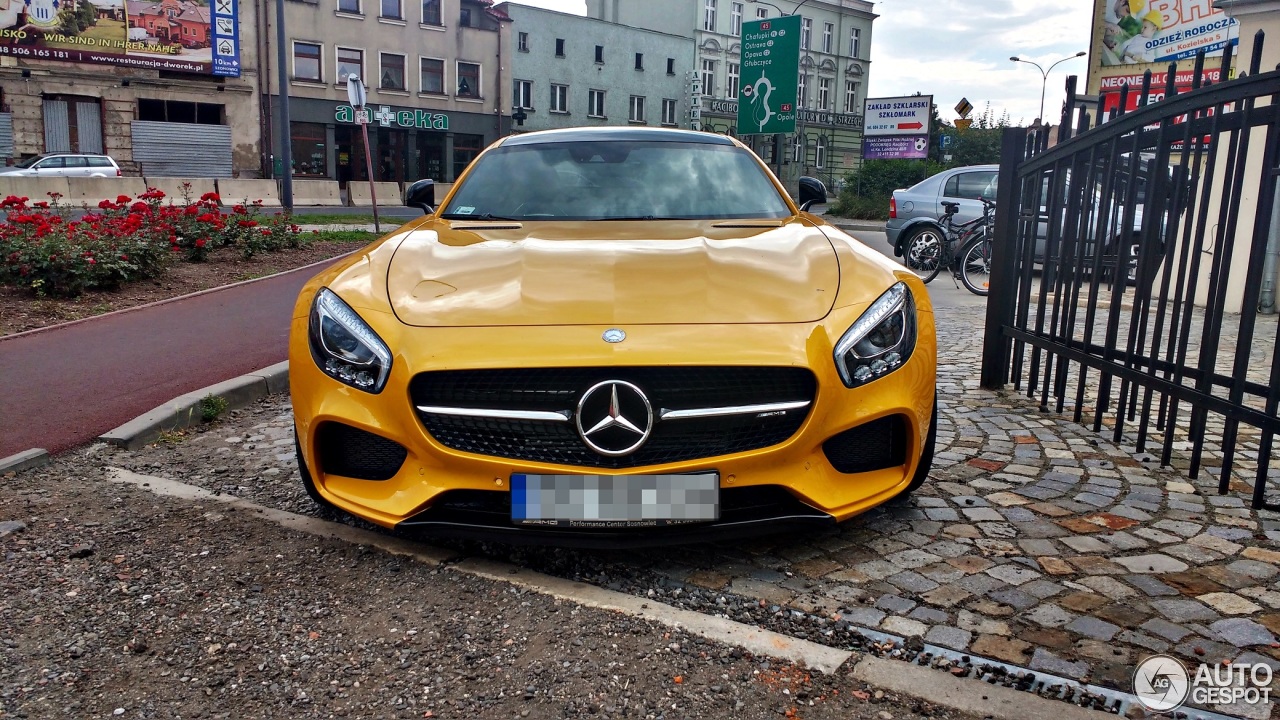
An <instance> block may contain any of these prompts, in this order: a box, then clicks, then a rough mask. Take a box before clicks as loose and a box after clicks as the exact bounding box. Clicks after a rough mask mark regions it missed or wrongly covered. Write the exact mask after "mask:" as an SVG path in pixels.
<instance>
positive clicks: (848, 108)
mask: <svg viewBox="0 0 1280 720" xmlns="http://www.w3.org/2000/svg"><path fill="white" fill-rule="evenodd" d="M860 109H861V108H859V107H858V83H857V82H855V81H853V80H848V81H846V82H845V84H844V111H845V112H847V113H856V112H858V110H860Z"/></svg>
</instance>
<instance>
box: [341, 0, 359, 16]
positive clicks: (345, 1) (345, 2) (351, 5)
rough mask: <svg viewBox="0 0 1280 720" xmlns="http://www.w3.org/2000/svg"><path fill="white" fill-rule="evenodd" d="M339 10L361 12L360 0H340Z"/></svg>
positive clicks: (342, 11) (354, 13)
mask: <svg viewBox="0 0 1280 720" xmlns="http://www.w3.org/2000/svg"><path fill="white" fill-rule="evenodd" d="M338 12H340V13H351V14H352V15H359V14H360V0H338Z"/></svg>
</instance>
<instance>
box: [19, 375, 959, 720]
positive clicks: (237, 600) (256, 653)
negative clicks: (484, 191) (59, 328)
mask: <svg viewBox="0 0 1280 720" xmlns="http://www.w3.org/2000/svg"><path fill="white" fill-rule="evenodd" d="M283 402H284V401H283V400H282V399H281V398H272V399H268V400H267V401H264V402H263V403H261V404H259V405H258V406H256V407H254V408H250V409H247V410H243V411H238V412H235V413H231V414H229V416H228V417H227V418H226V419H225V420H223V421H221V422H220V423H217V424H215V425H211V426H206V427H205V428H203V430H204V432H196V433H193V434H191V435H188V436H186V437H183V438H180V439H178V440H179V441H178V442H173V443H162V444H160V445H157V446H155V447H152V448H149V449H147V450H144V451H142V452H140V453H125V452H121V451H116V450H113V449H110V448H107V447H105V446H102V445H97V446H92V447H89V448H80V449H78V450H75V451H72V452H69V453H66V454H64V455H63V456H61V457H60V458H59V459H58V460H57V461H56V462H55V463H54V464H52V465H49V466H46V467H44V468H40V469H37V470H33V471H28V472H26V473H22V474H19V475H17V476H16V477H7V478H4V480H3V483H2V484H0V551H3V552H4V556H5V566H4V572H3V573H0V717H23V718H52V717H85V718H87V717H126V718H130V717H132V718H257V717H264V718H311V717H317V718H318V717H325V718H331V717H350V718H409V717H413V718H420V717H439V718H518V717H534V718H543V717H599V718H604V717H637V718H664V717H669V718H701V717H710V718H715V717H729V716H733V717H740V718H766V717H804V718H845V719H852V718H857V719H862V718H868V719H870V718H875V719H876V720H889V719H890V718H916V717H933V718H952V717H954V718H961V717H967V716H961V715H957V714H954V713H950V712H947V711H943V710H941V709H938V708H933V707H929V706H927V705H921V704H920V703H919V702H917V701H913V700H911V699H909V698H899V697H896V696H893V695H888V696H886V695H884V694H883V693H878V692H877V691H876V690H875V689H874V688H868V687H863V686H861V685H860V684H858V683H857V682H856V681H855V680H853V679H852V678H851V677H849V676H848V674H847V673H846V672H845V671H844V670H842V671H841V672H839V673H837V674H835V675H832V676H820V675H817V674H813V675H810V674H809V673H807V672H806V671H805V670H804V669H802V668H797V667H795V666H792V665H788V664H785V663H780V662H779V661H776V660H769V659H767V658H755V657H751V656H750V655H747V654H744V653H742V652H741V651H739V650H736V649H734V648H730V647H726V646H723V645H719V644H716V643H713V642H710V641H706V640H703V639H701V638H697V637H693V636H691V635H688V634H685V633H683V632H680V631H674V630H671V629H670V628H666V627H664V626H660V625H657V624H654V623H650V622H647V621H641V620H636V619H633V618H628V617H625V616H622V615H619V614H615V613H610V612H605V611H599V610H593V609H586V608H581V607H578V606H575V605H573V604H571V603H565V602H561V601H557V600H554V599H551V598H548V597H546V596H542V595H539V594H536V593H532V592H527V591H522V590H519V589H517V588H514V587H512V586H510V585H506V584H504V583H498V582H492V581H487V580H481V579H477V578H474V577H471V576H468V575H465V574H463V573H460V572H457V571H454V570H451V569H449V568H448V567H447V566H445V567H443V568H434V567H430V566H426V565H422V564H418V563H413V562H408V561H405V560H402V559H397V558H393V557H390V556H387V555H385V554H383V553H381V552H378V551H375V550H371V549H369V548H366V547H358V546H352V545H349V544H345V543H341V542H338V541H330V540H323V539H318V538H315V537H312V536H308V535H302V534H298V533H295V532H291V531H286V530H284V529H281V528H279V527H277V526H275V525H272V524H270V523H266V522H263V521H261V520H257V519H254V518H251V517H244V515H245V513H243V512H234V511H229V510H227V509H226V508H225V507H212V506H208V505H202V504H199V503H190V502H183V501H176V500H169V499H164V498H158V497H156V496H153V495H151V494H149V493H147V492H145V491H143V490H139V489H134V488H130V487H124V486H119V485H111V484H107V483H104V482H102V480H103V478H104V476H105V470H104V468H105V467H108V466H117V467H131V468H132V469H135V470H137V471H139V472H147V471H148V470H152V471H156V470H158V469H159V468H160V466H161V465H163V466H164V469H165V472H164V474H165V475H166V476H168V477H173V478H176V479H180V480H183V481H185V482H190V483H192V484H196V485H200V486H203V487H206V488H209V489H214V490H219V491H232V492H234V493H235V494H237V495H242V496H245V497H247V498H250V499H253V500H256V501H259V502H262V503H263V504H267V505H271V506H274V507H281V508H285V509H290V510H294V511H302V512H309V513H312V514H314V506H312V505H311V504H310V501H309V500H308V499H306V497H305V496H304V495H303V494H302V493H301V491H300V489H299V485H298V482H297V478H296V477H284V476H282V477H279V478H278V482H275V481H272V479H271V475H270V474H267V475H264V476H263V480H265V482H258V483H254V484H242V483H243V482H244V478H245V477H247V475H246V474H245V473H246V471H248V470H250V469H249V468H244V467H241V466H240V465H238V464H237V458H236V456H235V451H230V450H227V451H224V449H227V447H228V445H234V444H229V443H226V442H225V438H226V437H227V436H228V433H229V432H232V431H234V432H241V431H243V432H246V433H251V432H252V430H253V427H254V426H255V425H259V424H261V423H262V422H263V421H265V420H266V419H268V418H273V417H277V416H278V415H279V414H280V413H281V412H284V411H285V410H286V409H287V405H286V404H282V403H283ZM264 427H265V426H264ZM243 437H244V439H245V440H246V441H247V440H248V439H249V438H251V437H253V436H252V434H247V435H244V436H243ZM286 440H288V438H287V437H278V438H268V437H265V436H264V437H261V438H257V439H255V440H253V442H259V443H278V444H279V446H280V452H281V453H284V452H286V451H287V452H290V453H291V452H292V448H291V447H289V444H288V443H286V442H281V441H286ZM215 441H216V442H215ZM289 442H291V441H289ZM240 444H243V443H240ZM280 474H281V475H283V473H280ZM458 549H459V551H462V550H464V548H458ZM465 550H468V551H477V550H483V548H479V547H477V546H472V547H469V548H465ZM515 552H517V553H520V552H525V551H515ZM556 555H557V553H556V552H554V551H550V552H548V551H543V552H533V553H532V555H531V556H530V558H526V559H532V560H533V561H534V562H533V563H527V564H540V565H555V562H554V561H553V560H552V558H553V557H555V556H556ZM567 556H568V557H569V558H571V560H568V561H565V562H567V563H569V564H571V565H573V564H575V563H576V565H574V567H564V566H563V565H564V564H565V562H562V563H561V565H562V567H561V568H560V570H561V572H560V573H558V574H562V575H566V574H567V575H571V576H572V575H575V574H590V573H596V574H599V573H601V572H604V573H610V572H617V571H616V569H615V568H616V566H615V564H614V563H613V562H611V558H608V557H602V556H598V555H592V554H583V553H570V554H568V555H567ZM600 580H601V578H599V577H597V578H596V581H600ZM603 580H604V581H605V582H604V583H603V584H606V585H614V584H619V585H621V584H625V585H626V586H627V587H626V588H624V589H629V590H631V591H633V592H643V593H644V594H648V593H649V592H650V591H652V592H653V594H654V595H659V594H661V595H663V596H664V597H663V598H661V599H663V600H668V599H670V598H671V597H672V596H677V597H678V596H679V595H680V594H681V593H680V592H677V591H678V590H679V588H674V589H671V588H667V587H648V588H647V589H644V590H643V591H642V590H641V588H643V587H644V585H645V584H646V581H647V579H646V578H644V577H638V578H625V580H624V579H623V578H610V577H605V578H603ZM689 600H690V598H688V597H687V596H686V597H685V598H684V601H685V603H688V602H689ZM705 602H710V603H713V604H714V603H716V602H717V599H712V598H706V599H704V600H701V601H699V603H700V604H701V603H705ZM723 602H726V603H727V602H728V601H727V600H726V601H723ZM735 602H736V601H735ZM739 610H740V612H746V611H748V609H747V608H740V609H739ZM749 611H750V616H751V617H753V618H756V619H760V618H764V617H774V616H775V615H784V614H782V613H780V612H778V611H777V610H775V609H774V608H767V607H766V608H760V607H758V606H757V607H754V608H750V609H749ZM726 614H729V613H728V612H726ZM775 619H776V618H775ZM761 624H768V623H761ZM832 625H836V623H832ZM827 629H832V628H827ZM801 632H804V630H802V629H798V628H793V632H792V634H796V635H799V634H800V633H801ZM828 637H829V638H832V637H834V631H833V634H832V635H831V636H828ZM833 644H840V642H838V639H837V642H833Z"/></svg>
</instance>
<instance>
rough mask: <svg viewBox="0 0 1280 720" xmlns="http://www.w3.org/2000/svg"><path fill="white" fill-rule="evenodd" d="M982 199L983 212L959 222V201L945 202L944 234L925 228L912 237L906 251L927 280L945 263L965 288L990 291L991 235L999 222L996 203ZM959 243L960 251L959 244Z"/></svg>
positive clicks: (913, 266)
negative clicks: (976, 216) (971, 218)
mask: <svg viewBox="0 0 1280 720" xmlns="http://www.w3.org/2000/svg"><path fill="white" fill-rule="evenodd" d="M979 199H980V200H981V201H982V216H981V217H978V218H975V219H973V220H970V221H968V222H965V223H959V224H957V223H956V221H955V216H956V213H957V212H959V210H960V205H959V203H954V202H944V203H942V207H943V209H944V213H943V216H942V219H941V221H940V222H939V227H940V228H941V230H942V237H939V236H938V235H937V234H936V233H933V232H922V233H920V234H919V235H917V236H916V237H915V239H913V240H912V241H911V244H910V245H908V246H907V247H906V250H905V252H904V253H903V259H904V260H905V261H906V265H907V267H909V268H911V270H912V271H913V272H915V273H916V275H918V276H919V277H920V279H921V280H922V281H924V282H926V283H928V282H930V281H931V280H933V279H934V278H935V277H937V276H938V273H939V272H941V271H942V268H943V267H944V266H945V267H947V268H949V269H950V270H951V274H952V279H953V280H959V283H957V285H956V286H957V287H959V284H960V283H963V284H964V287H965V289H967V290H968V291H969V292H971V293H973V294H975V295H986V294H987V292H988V290H989V284H990V282H989V277H990V274H991V247H992V245H991V235H992V229H993V227H994V225H995V206H996V204H995V203H994V202H992V201H990V200H986V199H984V198H979ZM957 246H959V248H960V250H959V251H958V252H957V251H956V250H955V248H956V247H957Z"/></svg>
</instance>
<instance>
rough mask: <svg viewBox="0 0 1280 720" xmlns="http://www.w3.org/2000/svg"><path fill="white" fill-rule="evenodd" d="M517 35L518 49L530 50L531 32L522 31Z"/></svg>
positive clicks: (521, 50)
mask: <svg viewBox="0 0 1280 720" xmlns="http://www.w3.org/2000/svg"><path fill="white" fill-rule="evenodd" d="M516 37H517V40H516V42H517V45H516V49H517V50H519V51H520V52H529V33H527V32H522V33H520V34H519V35H518V36H516Z"/></svg>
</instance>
